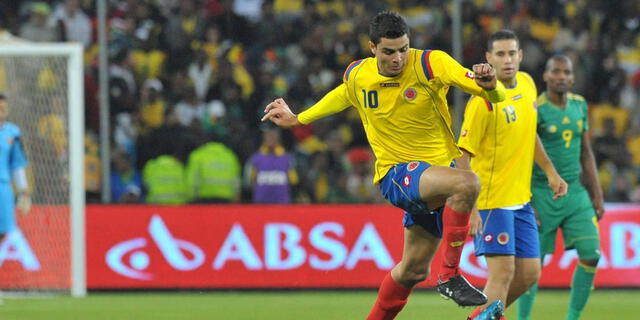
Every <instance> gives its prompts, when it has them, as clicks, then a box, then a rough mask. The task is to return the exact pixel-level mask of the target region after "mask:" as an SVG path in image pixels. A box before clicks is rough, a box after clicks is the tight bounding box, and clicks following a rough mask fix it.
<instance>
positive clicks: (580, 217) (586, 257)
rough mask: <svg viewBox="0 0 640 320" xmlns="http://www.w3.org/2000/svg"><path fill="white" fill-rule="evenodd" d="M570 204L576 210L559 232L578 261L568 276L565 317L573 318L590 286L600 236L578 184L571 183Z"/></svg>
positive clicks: (598, 250)
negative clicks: (569, 286) (569, 279)
mask: <svg viewBox="0 0 640 320" xmlns="http://www.w3.org/2000/svg"><path fill="white" fill-rule="evenodd" d="M571 187H572V188H573V189H575V194H574V197H573V198H572V200H571V201H572V202H574V208H576V210H575V211H574V213H573V214H572V215H571V216H569V217H568V218H567V219H566V220H565V223H563V225H562V234H563V237H564V241H565V246H566V247H569V248H570V247H573V248H575V249H576V251H577V252H578V257H579V259H580V260H579V262H578V264H577V265H576V268H575V270H574V273H573V278H572V280H571V295H570V297H569V308H568V311H567V317H566V319H567V320H577V319H579V318H580V313H581V312H582V310H583V309H584V307H585V305H586V304H587V301H588V300H589V296H590V294H591V290H592V288H593V279H594V277H595V274H596V269H597V266H598V261H599V259H600V236H599V234H598V222H597V219H596V216H595V212H594V210H593V207H592V206H591V202H590V200H589V196H588V193H587V191H586V190H585V189H584V188H583V187H582V185H580V186H576V187H574V186H573V185H572V186H571Z"/></svg>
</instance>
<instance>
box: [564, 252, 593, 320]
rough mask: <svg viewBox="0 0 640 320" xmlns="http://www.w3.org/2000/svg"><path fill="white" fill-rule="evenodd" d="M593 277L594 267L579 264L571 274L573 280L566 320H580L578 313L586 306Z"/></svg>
mask: <svg viewBox="0 0 640 320" xmlns="http://www.w3.org/2000/svg"><path fill="white" fill-rule="evenodd" d="M595 275H596V267H591V266H586V265H583V264H581V263H578V265H577V266H576V270H575V271H574V272H573V280H572V281H571V296H570V297H569V310H568V311H567V318H566V319H567V320H578V319H580V313H581V312H582V309H584V306H585V305H586V304H587V300H589V295H590V294H591V288H592V287H593V278H594V277H595Z"/></svg>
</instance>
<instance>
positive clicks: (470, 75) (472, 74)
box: [464, 71, 476, 79]
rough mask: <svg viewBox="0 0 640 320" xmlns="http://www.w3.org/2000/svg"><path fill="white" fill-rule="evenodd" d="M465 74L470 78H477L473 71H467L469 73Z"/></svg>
mask: <svg viewBox="0 0 640 320" xmlns="http://www.w3.org/2000/svg"><path fill="white" fill-rule="evenodd" d="M464 76H465V77H467V78H469V79H475V78H476V75H475V74H474V73H473V72H471V71H467V73H465V74H464Z"/></svg>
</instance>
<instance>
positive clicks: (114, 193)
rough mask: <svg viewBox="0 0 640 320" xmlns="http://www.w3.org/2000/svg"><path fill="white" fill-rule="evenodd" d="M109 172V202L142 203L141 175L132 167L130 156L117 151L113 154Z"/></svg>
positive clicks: (123, 151) (124, 152) (120, 150)
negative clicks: (111, 166)
mask: <svg viewBox="0 0 640 320" xmlns="http://www.w3.org/2000/svg"><path fill="white" fill-rule="evenodd" d="M112 161H113V170H112V171H111V201H113V202H116V203H138V202H141V201H142V199H143V198H142V175H141V174H140V171H138V170H136V169H135V168H134V166H133V161H132V160H131V156H130V155H129V153H128V152H126V151H125V150H122V149H119V150H117V151H116V152H115V153H114V154H113V159H112Z"/></svg>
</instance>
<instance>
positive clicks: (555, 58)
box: [544, 54, 573, 72]
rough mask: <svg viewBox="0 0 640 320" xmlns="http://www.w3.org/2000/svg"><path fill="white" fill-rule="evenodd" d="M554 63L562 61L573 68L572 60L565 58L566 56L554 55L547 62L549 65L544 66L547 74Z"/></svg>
mask: <svg viewBox="0 0 640 320" xmlns="http://www.w3.org/2000/svg"><path fill="white" fill-rule="evenodd" d="M554 61H562V62H564V63H567V64H568V65H569V66H571V67H572V68H573V64H572V62H571V59H569V57H567V56H565V55H564V54H554V55H553V56H551V58H549V60H547V63H545V65H544V71H545V72H547V71H549V69H551V62H554Z"/></svg>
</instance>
